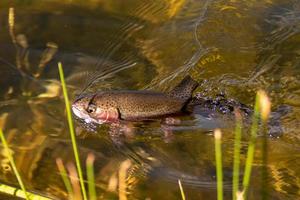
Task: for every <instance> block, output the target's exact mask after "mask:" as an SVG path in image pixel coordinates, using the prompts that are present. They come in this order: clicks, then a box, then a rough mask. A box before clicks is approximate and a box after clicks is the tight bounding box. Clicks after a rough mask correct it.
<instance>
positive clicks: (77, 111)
mask: <svg viewBox="0 0 300 200" xmlns="http://www.w3.org/2000/svg"><path fill="white" fill-rule="evenodd" d="M72 111H73V113H74V114H75V116H76V117H78V118H80V119H82V120H84V121H85V123H92V122H93V123H97V124H103V123H104V121H102V120H96V119H93V118H92V117H90V116H89V115H88V114H85V113H84V112H85V111H82V109H79V108H77V107H76V106H74V105H73V106H72Z"/></svg>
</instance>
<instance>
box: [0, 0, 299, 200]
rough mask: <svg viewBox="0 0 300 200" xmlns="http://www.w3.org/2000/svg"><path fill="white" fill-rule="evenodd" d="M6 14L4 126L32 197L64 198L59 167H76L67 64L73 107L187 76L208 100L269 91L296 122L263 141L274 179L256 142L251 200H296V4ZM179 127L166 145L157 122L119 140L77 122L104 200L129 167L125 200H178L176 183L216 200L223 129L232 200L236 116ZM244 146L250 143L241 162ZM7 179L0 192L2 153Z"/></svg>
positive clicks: (78, 7) (168, 4)
mask: <svg viewBox="0 0 300 200" xmlns="http://www.w3.org/2000/svg"><path fill="white" fill-rule="evenodd" d="M0 7H1V9H0V20H1V29H0V41H1V42H0V45H1V48H0V61H1V62H0V66H1V68H0V73H1V80H0V83H1V88H0V98H1V99H0V113H1V115H0V125H1V127H2V128H3V129H4V132H5V136H6V138H7V141H8V143H9V145H10V146H11V147H12V149H13V155H14V158H15V160H16V163H17V167H18V169H19V170H20V172H21V175H22V178H23V179H24V181H25V185H26V187H27V188H28V190H31V191H34V192H37V193H39V194H42V195H45V196H51V197H52V198H54V199H55V198H57V199H65V198H66V192H65V188H64V185H63V183H62V180H61V177H60V175H59V174H58V171H57V167H56V163H55V160H56V158H62V159H63V161H64V163H68V162H72V161H73V153H72V147H71V142H70V137H69V133H68V126H67V122H66V116H65V108H64V101H63V97H62V93H61V88H60V85H59V79H58V77H59V76H58V70H57V62H59V61H60V62H62V63H63V66H64V70H65V72H66V79H67V84H68V91H69V95H70V97H71V99H74V98H75V96H76V95H79V94H81V93H82V92H88V91H96V90H102V89H153V90H158V91H167V90H169V89H170V88H172V87H174V86H175V84H176V83H177V82H178V81H179V80H180V79H182V77H184V76H185V75H186V74H190V75H192V76H193V77H194V78H195V79H196V80H198V81H199V82H201V83H202V84H201V86H200V87H199V88H198V90H197V92H201V94H202V95H205V96H215V95H216V94H219V93H224V94H225V95H226V97H227V98H233V99H235V100H238V101H240V102H243V103H245V104H247V105H250V106H251V105H252V104H253V100H254V96H255V92H256V91H257V90H258V89H260V88H262V89H264V90H266V91H267V92H268V94H269V95H270V97H271V99H272V103H273V105H272V108H273V110H276V109H277V108H278V107H279V106H280V105H289V106H290V107H291V111H290V112H289V113H288V114H287V115H285V116H283V117H282V118H281V120H280V121H281V125H282V128H283V134H282V136H280V137H279V138H269V139H268V151H267V153H268V163H267V169H268V173H269V176H268V180H262V176H261V169H262V159H261V155H262V139H261V138H258V141H257V143H258V145H257V149H256V154H255V160H254V162H255V163H254V168H253V176H252V182H251V185H250V190H249V199H257V197H258V196H260V194H261V192H262V191H264V190H265V188H264V187H262V185H263V184H265V185H267V186H268V188H269V189H268V192H269V195H270V198H271V199H297V198H298V197H299V195H300V167H299V166H300V157H299V155H300V154H299V153H300V148H299V144H300V137H299V128H300V123H299V116H300V115H299V114H300V113H299V112H300V109H299V106H300V103H299V102H300V92H299V91H300V81H299V80H300V76H299V74H300V64H299V63H300V3H299V1H292V0H291V1H282V0H277V1H273V0H264V1H212V0H211V1H209V0H207V1H196V0H194V1H193V0H190V1H189V0H180V1H164V0H159V1H155V2H151V3H149V2H148V1H137V0H130V1H126V2H124V1H121V0H119V1H118V0H113V1H101V0H94V1H87V2H86V1H79V0H78V1H64V2H61V1H43V2H40V1H34V0H28V1H6V0H2V1H1V3H0ZM9 8H13V10H10V13H11V17H10V21H11V23H10V24H9V22H8V21H9ZM12 13H13V14H14V15H12ZM12 16H14V17H12ZM13 18H14V19H13ZM12 22H14V23H12ZM180 119H181V125H174V126H171V128H170V127H169V128H170V129H171V130H172V134H169V135H168V134H165V133H164V131H163V129H162V127H161V124H160V122H158V121H157V122H151V123H150V122H149V123H134V124H131V125H130V126H129V127H127V128H129V131H128V132H127V135H126V137H115V138H114V137H113V138H112V137H110V136H109V132H110V131H112V130H110V127H108V126H105V125H104V126H101V127H96V132H95V131H94V130H90V129H86V128H85V127H83V125H82V124H81V123H80V122H79V121H75V126H76V131H77V134H78V136H77V138H78V142H79V150H80V157H81V159H82V163H83V165H84V163H85V159H86V157H87V154H88V153H90V152H92V153H94V154H95V156H96V162H95V177H96V182H97V192H98V194H99V198H100V199H108V198H110V199H118V191H117V190H116V188H114V187H113V184H112V183H113V180H115V179H116V178H115V177H117V174H118V171H119V167H120V164H121V163H123V162H124V161H125V160H128V159H129V160H130V161H131V163H132V166H131V169H130V173H129V175H128V181H130V183H131V184H129V185H128V188H127V192H128V199H146V198H150V199H161V198H162V197H163V198H164V199H180V191H179V188H178V184H177V180H178V179H181V181H182V184H183V188H184V190H185V193H186V196H187V199H204V198H205V199H216V184H215V180H216V179H215V160H214V139H213V136H212V131H213V129H214V128H216V127H222V128H223V129H222V130H223V132H224V134H223V138H222V139H223V140H222V142H223V164H224V174H225V178H224V179H225V183H224V188H225V199H230V198H231V176H232V157H233V123H232V116H227V115H219V114H218V113H214V114H212V113H210V112H206V111H205V112H204V111H201V109H198V110H197V112H196V113H194V115H192V116H183V117H181V118H180ZM247 139H248V137H247V133H246V132H245V133H244V139H243V143H242V163H243V160H244V158H245V154H246V150H247ZM2 151H3V150H2ZM1 168H2V170H1V173H0V180H1V181H0V182H1V183H4V184H8V185H17V182H16V179H15V177H14V175H13V172H12V170H11V168H10V166H9V165H8V160H7V158H6V157H5V156H3V152H2V153H1ZM262 188H263V189H262ZM5 197H6V196H3V198H5Z"/></svg>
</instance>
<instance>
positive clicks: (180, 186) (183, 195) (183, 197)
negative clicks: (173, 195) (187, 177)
mask: <svg viewBox="0 0 300 200" xmlns="http://www.w3.org/2000/svg"><path fill="white" fill-rule="evenodd" d="M178 185H179V189H180V193H181V198H182V200H185V194H184V191H183V188H182V185H181V181H180V179H178Z"/></svg>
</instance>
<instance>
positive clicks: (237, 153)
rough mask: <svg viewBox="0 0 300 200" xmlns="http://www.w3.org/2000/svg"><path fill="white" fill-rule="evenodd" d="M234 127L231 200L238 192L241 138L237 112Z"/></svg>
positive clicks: (239, 120)
mask: <svg viewBox="0 0 300 200" xmlns="http://www.w3.org/2000/svg"><path fill="white" fill-rule="evenodd" d="M235 116H236V127H235V131H234V133H235V138H234V159H233V177H232V184H233V185H232V199H233V200H236V194H237V192H238V190H239V177H240V149H241V136H242V117H241V114H240V113H239V112H236V114H235Z"/></svg>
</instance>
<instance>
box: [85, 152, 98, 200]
mask: <svg viewBox="0 0 300 200" xmlns="http://www.w3.org/2000/svg"><path fill="white" fill-rule="evenodd" d="M94 161H95V156H94V155H93V154H89V155H88V158H87V160H86V173H87V178H88V188H89V200H96V197H97V195H96V187H95V177H94Z"/></svg>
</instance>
